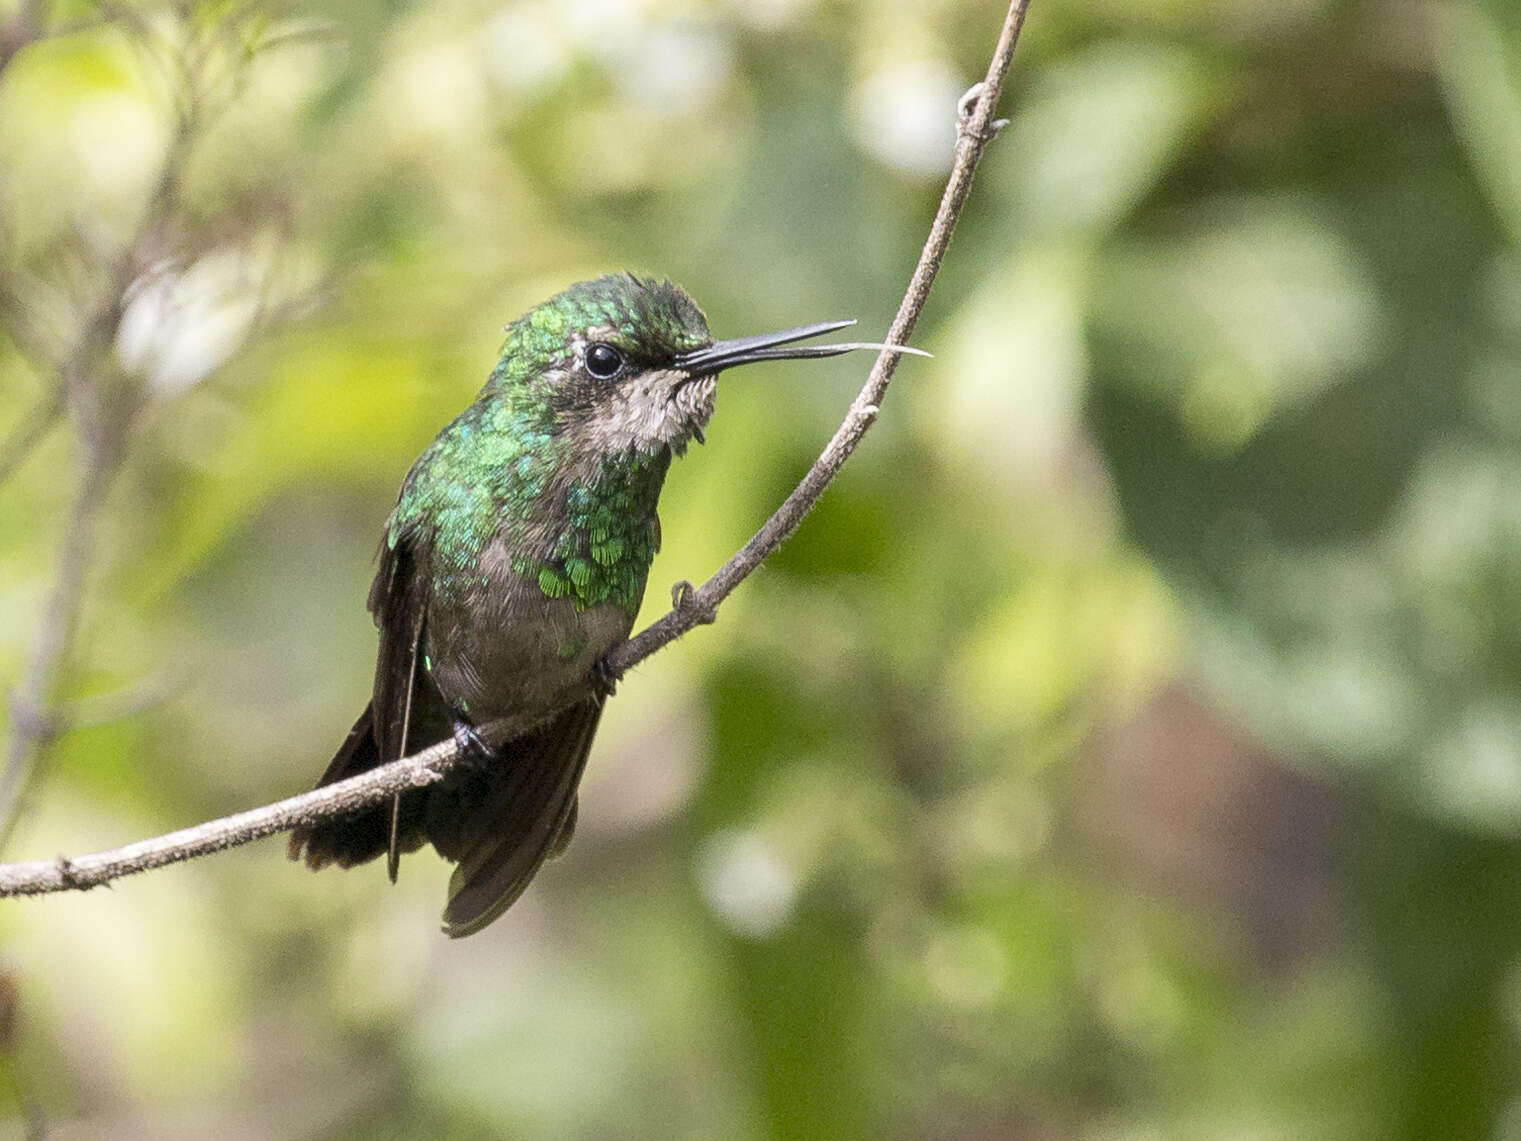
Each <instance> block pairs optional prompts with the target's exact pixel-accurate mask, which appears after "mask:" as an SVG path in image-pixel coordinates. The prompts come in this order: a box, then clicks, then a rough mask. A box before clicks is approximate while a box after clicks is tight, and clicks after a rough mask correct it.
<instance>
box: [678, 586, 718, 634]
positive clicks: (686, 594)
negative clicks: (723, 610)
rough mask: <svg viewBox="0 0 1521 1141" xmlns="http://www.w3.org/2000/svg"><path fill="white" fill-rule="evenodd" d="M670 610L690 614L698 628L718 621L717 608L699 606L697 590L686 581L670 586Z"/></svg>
mask: <svg viewBox="0 0 1521 1141" xmlns="http://www.w3.org/2000/svg"><path fill="white" fill-rule="evenodd" d="M671 609H673V610H675V611H676V612H677V613H678V614H691V615H692V616H693V621H695V622H696V623H697V624H698V625H699V626H711V625H712V624H713V623H714V622H717V621H718V610H717V608H716V607H713V606H703V605H702V604H700V603H699V602H698V601H697V588H696V587H695V586H693V585H692V584H691V583H690V582H688V581H687V580H686V579H682V580H681V581H680V582H678V583H675V584H673V585H672V587H671Z"/></svg>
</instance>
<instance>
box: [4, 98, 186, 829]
mask: <svg viewBox="0 0 1521 1141" xmlns="http://www.w3.org/2000/svg"><path fill="white" fill-rule="evenodd" d="M189 102H190V107H191V111H190V112H184V113H182V114H181V115H180V116H179V118H178V119H177V122H176V125H175V131H174V133H173V135H172V136H171V137H170V140H169V148H168V151H167V153H166V155H165V157H164V160H163V165H162V167H161V169H160V172H159V178H158V181H157V183H156V185H155V187H154V190H153V192H152V195H151V197H150V198H149V199H148V202H147V204H146V207H145V208H144V211H143V215H142V218H141V219H140V220H139V222H138V224H137V227H136V229H135V230H134V232H133V235H132V237H131V238H130V240H129V241H128V242H127V243H126V245H124V246H123V247H122V249H121V251H120V253H119V255H118V256H117V257H116V259H115V261H114V262H113V264H112V265H111V266H110V267H109V269H108V271H107V273H106V274H105V277H104V283H103V287H102V296H101V299H100V301H99V302H98V303H97V304H96V306H95V307H94V309H93V311H92V312H91V314H90V316H89V317H88V318H87V319H86V320H85V321H84V323H83V324H82V326H81V327H80V329H79V333H78V336H77V338H76V340H75V344H74V347H73V351H72V352H71V353H70V354H69V358H68V361H67V363H66V364H64V366H63V368H62V370H61V377H60V380H61V383H60V385H59V388H60V390H61V391H62V393H63V398H64V402H65V405H66V407H67V409H68V410H69V411H71V412H72V413H73V416H74V419H75V421H76V423H77V428H78V435H79V442H80V445H81V450H82V452H83V464H82V466H81V468H80V472H79V477H78V483H77V485H76V486H77V489H76V491H75V495H74V501H73V504H72V505H71V507H70V510H69V512H68V513H67V514H66V515H65V516H64V519H63V543H62V547H61V550H60V552H59V557H58V570H57V578H56V579H55V581H54V583H53V589H52V591H51V593H50V594H49V595H48V600H47V604H46V606H45V608H44V611H43V616H42V622H41V624H40V625H39V626H38V629H37V635H36V641H35V643H34V645H33V648H32V654H31V657H30V658H29V659H28V661H27V664H26V668H25V675H24V677H23V679H22V682H21V685H20V687H19V688H18V689H17V691H16V692H15V693H14V694H12V695H11V723H10V733H9V736H8V738H7V740H6V745H5V767H4V769H0V851H3V850H4V848H5V845H6V842H7V841H8V840H9V839H10V835H11V832H12V830H13V829H14V828H15V826H16V822H17V820H18V819H19V818H20V815H21V807H22V802H23V801H24V799H25V797H26V793H27V789H28V787H29V786H30V785H31V783H32V779H33V775H34V772H35V770H36V767H37V760H38V757H39V756H40V755H41V753H42V751H43V749H44V747H45V746H46V745H47V743H48V742H49V741H50V740H51V739H52V737H53V735H54V733H55V731H56V726H55V722H54V715H55V711H54V708H53V704H54V701H55V700H56V697H57V692H56V691H57V689H58V687H59V685H60V682H61V679H62V675H63V672H64V669H65V667H66V665H67V663H68V657H69V654H70V652H71V650H72V647H73V642H74V633H75V630H76V629H77V628H78V625H79V615H80V611H81V609H82V607H83V603H84V584H85V579H86V577H87V576H88V574H89V570H90V565H91V563H92V562H93V561H94V557H95V530H96V525H97V522H98V517H99V514H100V509H101V506H102V504H103V503H104V502H105V498H106V493H107V492H108V491H109V489H110V486H111V483H112V481H113V479H114V477H115V475H116V472H117V469H118V468H119V466H120V464H121V460H122V456H123V453H124V451H125V448H126V442H127V439H128V437H129V436H130V434H131V431H132V428H133V425H134V421H135V419H136V416H137V413H138V411H139V410H140V407H141V398H140V394H139V393H136V392H134V391H132V390H131V389H130V387H129V386H126V385H114V386H113V385H111V384H110V383H108V382H109V380H110V376H109V372H110V368H111V365H110V364H109V363H108V362H109V360H110V357H111V346H112V342H113V339H114V337H115V335H116V330H117V327H118V326H119V325H120V323H121V317H122V312H123V310H124V308H125V305H126V302H127V294H128V291H129V290H130V288H131V285H132V282H133V280H134V279H135V278H136V276H137V274H138V273H139V272H140V271H141V268H142V263H143V262H144V260H145V259H146V253H147V251H148V250H149V249H150V248H151V246H152V244H153V243H154V242H155V241H157V240H158V238H159V231H160V230H161V228H162V227H163V225H164V223H165V220H166V219H167V218H168V217H169V216H170V214H171V212H172V210H173V208H174V206H175V204H176V202H177V200H178V195H179V187H180V178H181V176H182V174H183V166H184V162H185V156H186V153H187V152H188V150H189V149H190V147H191V145H192V143H193V142H194V138H195V128H196V121H195V118H194V114H193V109H194V106H195V99H194V94H193V92H192V95H191V96H190V99H189ZM113 389H114V391H113Z"/></svg>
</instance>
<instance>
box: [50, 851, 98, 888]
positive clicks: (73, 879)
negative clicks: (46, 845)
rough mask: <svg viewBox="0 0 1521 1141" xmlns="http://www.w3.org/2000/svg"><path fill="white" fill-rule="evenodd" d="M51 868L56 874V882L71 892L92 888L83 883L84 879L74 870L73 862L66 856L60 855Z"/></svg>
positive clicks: (91, 885) (90, 885)
mask: <svg viewBox="0 0 1521 1141" xmlns="http://www.w3.org/2000/svg"><path fill="white" fill-rule="evenodd" d="M53 867H54V868H55V869H56V870H57V872H58V882H59V883H61V884H63V886H64V887H66V888H68V889H69V890H71V891H73V890H81V891H82V890H84V889H86V888H89V887H93V886H94V885H93V884H89V883H86V882H85V880H84V878H83V877H82V876H80V874H79V873H78V872H77V871H76V870H75V869H74V861H73V860H71V859H69V857H67V856H64V855H60V856H59V857H58V858H57V859H56V860H54V861H53Z"/></svg>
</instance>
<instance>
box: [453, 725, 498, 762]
mask: <svg viewBox="0 0 1521 1141" xmlns="http://www.w3.org/2000/svg"><path fill="white" fill-rule="evenodd" d="M454 747H455V748H456V749H458V750H459V755H460V759H461V761H462V762H463V763H464V764H465V765H468V766H470V767H472V768H480V767H483V766H485V765H488V764H490V763H491V762H492V761H494V760H496V759H497V757H498V756H499V755H500V754H499V753H498V752H497V750H495V749H493V748H492V747H491V746H490V745H488V744H486V739H485V738H484V737H482V736H481V735H480V733H479V732H477V731H476V728H475V726H474V725H472V724H470V723H469V722H468V721H456V722H455V723H454Z"/></svg>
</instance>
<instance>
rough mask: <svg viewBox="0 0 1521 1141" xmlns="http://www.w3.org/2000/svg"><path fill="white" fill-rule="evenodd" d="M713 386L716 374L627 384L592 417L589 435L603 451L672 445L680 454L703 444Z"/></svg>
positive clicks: (657, 375) (652, 376)
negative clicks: (689, 446)
mask: <svg viewBox="0 0 1521 1141" xmlns="http://www.w3.org/2000/svg"><path fill="white" fill-rule="evenodd" d="M714 387H715V378H714V377H711V376H704V377H699V378H698V379H696V380H687V379H686V374H685V373H682V372H676V371H670V372H650V373H645V374H643V375H642V376H639V377H637V378H635V379H633V380H630V381H626V382H625V383H624V384H622V385H621V386H620V387H619V389H618V392H617V394H616V395H615V396H614V397H613V399H611V400H609V401H608V402H607V403H606V404H604V405H602V406H601V407H600V408H598V409H596V410H595V411H594V412H593V413H592V415H591V418H590V419H589V420H588V421H587V429H588V434H589V435H590V436H591V438H592V439H594V440H596V441H597V442H598V445H599V447H600V449H601V450H603V451H621V450H623V449H626V448H633V449H638V450H640V451H655V450H656V449H658V448H661V447H669V448H671V449H673V450H674V451H676V452H677V453H678V454H680V453H681V452H683V451H685V450H686V446H687V442H688V441H689V440H691V439H693V438H695V439H696V440H697V442H698V443H701V442H702V439H703V435H702V431H703V429H704V428H705V427H707V423H708V418H709V417H711V416H712V415H713V394H714ZM673 390H674V394H673Z"/></svg>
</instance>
